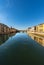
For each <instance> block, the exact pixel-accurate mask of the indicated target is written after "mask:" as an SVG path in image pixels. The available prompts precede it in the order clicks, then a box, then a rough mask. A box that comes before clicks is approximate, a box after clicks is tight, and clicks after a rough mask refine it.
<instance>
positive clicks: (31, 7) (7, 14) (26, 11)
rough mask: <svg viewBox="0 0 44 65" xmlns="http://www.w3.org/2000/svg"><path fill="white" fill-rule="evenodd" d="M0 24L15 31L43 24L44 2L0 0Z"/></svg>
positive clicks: (42, 0) (35, 0)
mask: <svg viewBox="0 0 44 65" xmlns="http://www.w3.org/2000/svg"><path fill="white" fill-rule="evenodd" d="M0 22H1V23H4V24H6V25H8V26H9V27H11V26H12V27H15V28H17V29H26V28H28V27H32V26H34V25H38V24H40V23H44V0H0Z"/></svg>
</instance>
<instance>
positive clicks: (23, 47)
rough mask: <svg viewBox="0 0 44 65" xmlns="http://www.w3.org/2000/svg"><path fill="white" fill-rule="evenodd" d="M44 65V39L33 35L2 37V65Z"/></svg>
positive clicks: (23, 34) (0, 60)
mask: <svg viewBox="0 0 44 65" xmlns="http://www.w3.org/2000/svg"><path fill="white" fill-rule="evenodd" d="M36 64H37V65H43V64H44V38H43V37H40V36H36V35H32V34H29V35H28V34H26V33H16V34H11V35H0V65H36Z"/></svg>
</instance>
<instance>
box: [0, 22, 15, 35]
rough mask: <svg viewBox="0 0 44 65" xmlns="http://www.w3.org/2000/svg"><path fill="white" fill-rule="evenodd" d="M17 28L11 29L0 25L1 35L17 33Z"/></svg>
mask: <svg viewBox="0 0 44 65" xmlns="http://www.w3.org/2000/svg"><path fill="white" fill-rule="evenodd" d="M15 32H16V29H15V28H9V27H8V26H7V25H5V24H2V23H0V34H9V33H15Z"/></svg>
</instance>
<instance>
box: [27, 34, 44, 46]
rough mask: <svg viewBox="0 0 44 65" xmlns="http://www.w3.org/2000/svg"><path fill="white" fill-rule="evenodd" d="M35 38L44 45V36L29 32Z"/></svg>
mask: <svg viewBox="0 0 44 65" xmlns="http://www.w3.org/2000/svg"><path fill="white" fill-rule="evenodd" d="M28 35H29V36H30V37H31V38H32V39H33V40H35V41H37V42H38V43H39V44H41V45H42V46H44V37H41V36H37V35H34V34H28Z"/></svg>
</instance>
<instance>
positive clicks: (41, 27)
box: [35, 23, 44, 32]
mask: <svg viewBox="0 0 44 65" xmlns="http://www.w3.org/2000/svg"><path fill="white" fill-rule="evenodd" d="M35 31H36V32H44V23H43V24H39V25H37V26H36V30H35Z"/></svg>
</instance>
